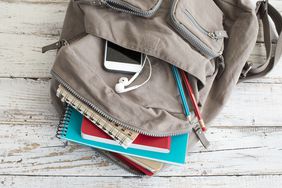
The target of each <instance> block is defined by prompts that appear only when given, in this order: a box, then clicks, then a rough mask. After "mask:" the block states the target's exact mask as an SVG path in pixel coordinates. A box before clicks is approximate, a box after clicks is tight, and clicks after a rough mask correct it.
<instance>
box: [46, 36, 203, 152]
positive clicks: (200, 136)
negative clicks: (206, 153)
mask: <svg viewBox="0 0 282 188" xmlns="http://www.w3.org/2000/svg"><path fill="white" fill-rule="evenodd" d="M58 44H60V45H58ZM69 44H70V43H69V42H68V41H67V40H65V39H63V40H60V41H58V42H56V43H53V44H51V45H48V46H51V47H52V48H51V47H47V49H48V50H50V49H60V48H61V47H63V46H67V45H69ZM55 47H56V48H55ZM51 75H52V76H53V77H54V78H55V80H56V81H58V82H59V83H60V84H62V85H63V86H64V87H65V88H66V89H67V90H68V91H69V92H70V93H71V94H73V95H74V96H75V97H77V98H78V99H79V100H81V101H82V102H84V103H85V104H87V105H88V106H90V107H91V108H92V109H93V110H94V111H95V112H96V113H98V114H100V115H101V116H103V117H105V118H107V119H108V120H110V121H112V122H114V123H116V124H117V125H120V126H123V127H125V128H127V129H130V130H133V131H135V132H138V133H140V134H144V135H148V136H154V137H166V136H177V135H181V134H185V133H188V132H190V131H189V130H192V131H193V132H194V133H195V134H196V136H197V138H198V139H199V140H200V142H201V143H202V144H203V146H204V147H205V148H207V147H208V144H205V143H207V142H208V141H207V139H206V137H205V134H204V133H203V132H200V131H198V129H197V127H200V125H199V123H198V122H197V121H196V117H195V116H194V115H193V116H192V121H191V122H189V126H190V129H189V130H188V131H182V132H178V133H172V134H151V133H147V132H144V131H143V130H140V129H137V128H133V127H132V126H130V125H127V124H125V123H123V122H121V121H119V120H116V119H115V118H114V117H112V116H111V115H109V114H107V113H105V112H103V111H102V110H101V109H99V108H98V107H97V106H96V105H94V104H92V103H91V102H89V101H88V100H87V99H85V98H84V97H82V96H81V95H79V94H78V92H76V91H75V90H74V89H72V87H70V86H69V84H67V83H66V82H65V81H64V80H63V79H61V77H60V76H59V75H57V74H56V73H55V72H54V71H53V70H51ZM200 129H201V128H200Z"/></svg>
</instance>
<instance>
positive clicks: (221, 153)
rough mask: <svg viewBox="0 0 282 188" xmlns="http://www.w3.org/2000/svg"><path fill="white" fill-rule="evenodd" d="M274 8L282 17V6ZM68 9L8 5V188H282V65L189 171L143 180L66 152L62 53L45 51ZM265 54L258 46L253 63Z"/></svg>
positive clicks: (246, 87) (228, 114) (61, 0)
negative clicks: (52, 82) (53, 92)
mask: <svg viewBox="0 0 282 188" xmlns="http://www.w3.org/2000/svg"><path fill="white" fill-rule="evenodd" d="M270 2H271V3H272V4H273V5H274V6H275V7H276V8H278V10H279V11H280V12H282V1H281V0H272V1H270ZM66 6H67V0H0V23H1V26H0V88H1V92H0V148H1V150H0V187H65V186H66V187H187V186H188V185H189V187H228V188H229V187H230V188H232V187H236V188H237V187H248V188H249V187H258V188H262V187H263V188H264V187H266V186H268V187H271V188H272V187H274V188H275V187H281V183H282V182H281V181H282V178H281V174H282V159H281V156H282V148H281V144H280V143H281V141H282V137H281V133H282V127H281V126H282V124H281V122H282V99H281V97H280V96H281V94H282V76H281V75H282V74H281V73H282V62H280V63H279V64H278V66H277V67H276V68H275V70H274V71H273V72H272V73H271V74H269V75H267V76H266V77H265V78H262V79H258V80H254V81H252V82H248V83H242V84H240V85H238V87H237V89H236V90H235V92H234V93H233V94H232V96H231V99H230V101H229V102H228V104H227V105H226V107H225V108H224V109H223V111H222V113H221V115H220V116H219V117H218V118H217V119H216V120H215V121H214V122H213V123H212V125H211V126H212V128H210V129H209V131H208V133H207V137H208V139H209V140H210V141H211V143H212V145H211V147H210V148H209V149H208V150H205V149H204V148H202V146H201V145H200V144H198V145H196V146H195V147H194V148H193V149H192V150H191V151H190V153H189V156H188V158H187V162H188V163H187V164H186V165H185V166H184V167H176V166H168V167H166V168H165V169H164V170H163V171H162V172H160V173H159V174H158V175H157V177H154V178H145V179H141V178H136V177H133V175H131V174H129V173H127V172H126V171H124V170H122V169H120V168H119V167H118V166H116V165H114V164H112V163H111V162H109V161H108V160H106V159H104V158H103V157H101V156H100V155H99V154H98V153H96V152H95V151H93V150H92V149H91V148H88V147H83V146H77V145H75V144H70V145H68V146H64V145H63V143H62V142H61V141H59V140H58V139H57V138H56V137H55V136H54V134H55V130H56V124H57V122H58V119H59V117H58V115H57V113H56V112H55V111H54V107H53V106H52V104H51V101H50V96H49V81H48V78H50V74H49V71H50V69H51V66H52V62H53V61H54V58H55V52H48V53H46V54H44V55H43V54H41V52H40V51H41V47H42V46H44V45H45V44H50V43H52V42H55V41H56V40H57V38H58V36H59V32H60V30H61V27H62V23H63V18H64V14H65V10H66ZM263 54H264V52H263V46H262V45H261V44H257V46H256V50H255V51H254V53H253V54H252V56H251V59H252V60H254V61H258V60H260V59H261V58H262V56H263ZM10 77H16V78H10ZM19 77H25V78H34V79H22V78H19ZM37 78H40V79H39V80H37ZM239 117H240V118H239ZM237 175H238V176H237Z"/></svg>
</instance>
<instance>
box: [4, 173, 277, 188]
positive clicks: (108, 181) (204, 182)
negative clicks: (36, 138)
mask: <svg viewBox="0 0 282 188" xmlns="http://www.w3.org/2000/svg"><path fill="white" fill-rule="evenodd" d="M0 181H1V183H2V186H3V187H12V188H13V187H22V186H24V187H69V188H74V187H83V188H92V187H95V188H105V187H106V188H132V187H134V188H152V187H154V188H169V187H177V188H187V185H189V188H199V187H204V188H219V187H220V188H238V187H240V188H250V187H255V188H265V187H271V188H280V187H281V184H282V178H281V176H279V175H272V176H266V175H262V176H243V177H242V176H239V177H236V176H227V177H221V176H215V177H185V178H183V177H170V178H166V177H154V178H146V179H142V178H119V177H111V178H108V177H41V176H39V177H30V176H2V177H0ZM0 187H1V185H0Z"/></svg>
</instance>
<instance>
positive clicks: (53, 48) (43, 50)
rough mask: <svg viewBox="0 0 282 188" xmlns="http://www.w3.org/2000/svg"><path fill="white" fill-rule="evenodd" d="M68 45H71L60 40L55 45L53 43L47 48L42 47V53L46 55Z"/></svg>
mask: <svg viewBox="0 0 282 188" xmlns="http://www.w3.org/2000/svg"><path fill="white" fill-rule="evenodd" d="M68 44H69V43H68V41H66V40H65V39H62V40H59V41H57V42H55V43H52V44H49V45H47V46H44V47H42V53H45V52H47V51H50V50H57V49H60V48H61V47H63V46H66V45H68Z"/></svg>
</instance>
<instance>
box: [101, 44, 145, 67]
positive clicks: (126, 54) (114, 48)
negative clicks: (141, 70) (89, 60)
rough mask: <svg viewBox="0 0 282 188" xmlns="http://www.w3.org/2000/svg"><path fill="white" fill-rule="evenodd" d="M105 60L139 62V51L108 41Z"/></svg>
mask: <svg viewBox="0 0 282 188" xmlns="http://www.w3.org/2000/svg"><path fill="white" fill-rule="evenodd" d="M106 61H113V62H121V63H129V64H137V65H140V64H141V53H140V52H136V51H132V50H128V49H125V48H123V47H121V46H118V45H116V44H114V43H111V42H108V47H107V56H106Z"/></svg>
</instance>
